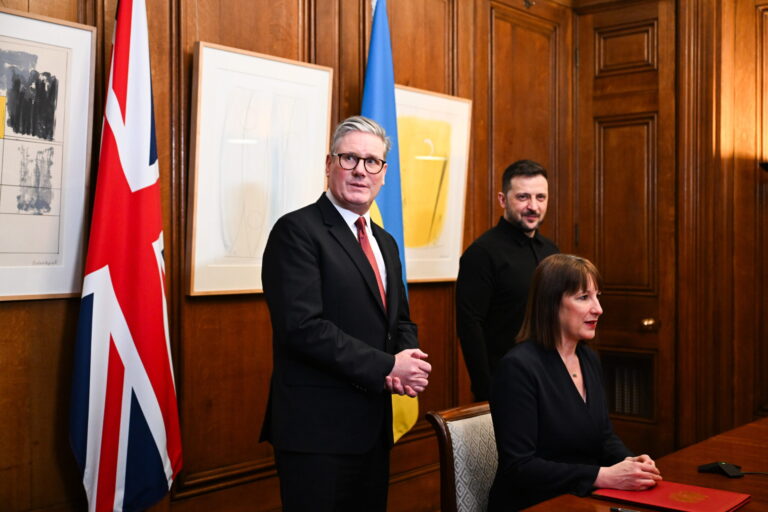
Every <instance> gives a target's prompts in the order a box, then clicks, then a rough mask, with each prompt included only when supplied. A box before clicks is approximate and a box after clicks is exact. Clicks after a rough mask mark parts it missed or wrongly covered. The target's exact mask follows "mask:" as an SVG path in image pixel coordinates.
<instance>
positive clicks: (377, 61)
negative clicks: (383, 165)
mask: <svg viewBox="0 0 768 512" xmlns="http://www.w3.org/2000/svg"><path fill="white" fill-rule="evenodd" d="M361 114H362V115H364V116H365V117H368V118H370V119H373V120H374V121H376V122H377V123H379V124H380V125H381V126H382V127H383V128H384V130H385V131H386V132H387V135H388V136H389V138H390V140H391V141H392V147H391V148H390V150H389V153H388V154H387V183H386V185H384V186H383V187H382V188H381V191H380V192H379V195H378V196H377V197H376V202H375V203H374V206H373V209H372V211H371V215H372V216H373V220H374V221H376V223H378V224H381V225H382V226H383V227H384V229H386V230H387V231H388V232H389V233H390V234H391V235H392V236H393V237H394V238H395V240H396V241H397V245H398V248H399V250H400V261H401V263H402V268H403V276H402V278H403V283H407V280H406V272H405V239H404V237H403V199H402V193H401V189H400V149H399V145H398V142H397V110H396V108H395V73H394V69H393V67H392V42H391V39H390V36H389V19H388V18H387V2H386V0H378V1H374V12H373V28H372V30H371V42H370V45H369V48H368V64H367V66H366V69H365V87H364V88H363V107H362V112H361ZM406 290H407V284H406ZM392 414H393V419H392V430H393V433H394V437H395V441H397V440H398V439H399V438H400V437H401V436H403V434H405V433H406V432H408V431H409V430H410V429H411V428H412V427H413V425H415V424H416V421H417V420H418V417H419V403H418V400H417V399H415V398H410V397H407V396H399V395H392Z"/></svg>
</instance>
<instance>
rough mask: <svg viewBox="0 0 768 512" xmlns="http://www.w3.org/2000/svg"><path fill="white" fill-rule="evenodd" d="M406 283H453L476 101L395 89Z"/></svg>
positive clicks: (403, 87) (460, 234) (461, 241)
mask: <svg viewBox="0 0 768 512" xmlns="http://www.w3.org/2000/svg"><path fill="white" fill-rule="evenodd" d="M395 104H396V108H397V133H398V136H397V137H398V144H399V149H400V183H401V187H402V195H403V235H404V238H405V259H406V274H407V280H408V282H409V283H411V282H432V281H455V280H456V277H457V276H458V272H459V258H460V257H461V252H462V243H463V238H464V204H465V199H466V192H467V166H468V164H469V140H470V139H469V137H470V126H471V119H472V101H471V100H468V99H465V98H459V97H456V96H449V95H446V94H439V93H435V92H430V91H425V90H421V89H416V88H413V87H406V86H403V85H395Z"/></svg>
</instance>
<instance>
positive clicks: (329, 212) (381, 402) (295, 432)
mask: <svg viewBox="0 0 768 512" xmlns="http://www.w3.org/2000/svg"><path fill="white" fill-rule="evenodd" d="M371 229H372V231H373V236H374V237H375V238H376V241H377V242H378V244H379V248H380V249H381V253H382V255H383V257H384V263H385V265H386V269H387V307H386V309H385V308H384V306H383V304H382V302H381V296H380V295H379V289H378V285H377V284H376V277H375V274H374V272H373V268H372V267H371V265H370V263H369V262H368V260H367V259H366V257H365V254H364V253H363V251H362V249H361V247H360V244H359V243H358V241H357V239H356V238H355V235H354V234H353V233H352V231H351V230H350V229H349V227H348V226H347V224H346V223H345V222H344V219H343V218H342V216H341V215H340V214H339V212H338V211H337V210H336V208H335V207H334V206H333V204H332V203H331V202H330V201H329V200H328V198H327V197H326V196H325V194H323V195H322V196H320V199H319V200H318V201H317V202H316V203H314V204H311V205H309V206H306V207H304V208H301V209H299V210H296V211H294V212H291V213H289V214H287V215H285V216H283V217H281V218H280V219H279V220H278V221H277V223H276V224H275V226H274V228H272V232H271V233H270V235H269V240H268V241H267V246H266V249H265V251H264V260H263V266H262V283H263V286H264V294H265V296H266V299H267V304H268V305H269V312H270V316H271V319H272V348H273V365H274V366H273V370H272V379H271V389H270V397H269V403H268V405H267V413H266V416H265V419H264V425H263V428H262V435H261V439H262V440H268V441H270V442H271V443H272V445H273V446H274V447H275V448H276V449H278V450H291V451H301V452H309V453H364V452H366V451H368V450H370V449H371V448H372V447H373V445H374V443H375V442H377V440H380V439H381V438H382V435H385V436H387V437H388V439H389V442H390V445H391V442H392V428H391V426H392V402H391V393H390V392H389V391H388V390H387V389H386V387H385V384H384V382H385V379H384V378H385V377H386V376H387V375H388V374H389V372H390V371H391V370H392V367H393V365H394V354H396V353H397V352H399V351H401V350H404V349H407V348H416V347H417V346H418V340H417V337H416V325H415V324H414V323H412V322H411V321H410V313H409V310H408V301H407V298H406V294H405V288H404V285H403V282H402V277H401V275H402V272H401V264H400V258H399V255H398V249H397V244H396V242H395V240H394V238H392V236H391V235H389V234H388V233H387V232H386V231H384V230H383V229H382V228H381V227H379V226H377V225H376V224H374V223H371ZM383 430H384V431H383Z"/></svg>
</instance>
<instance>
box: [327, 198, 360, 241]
mask: <svg viewBox="0 0 768 512" xmlns="http://www.w3.org/2000/svg"><path fill="white" fill-rule="evenodd" d="M325 197H327V198H328V200H329V201H330V202H331V204H333V206H334V207H335V208H336V210H338V212H339V213H340V214H341V216H342V217H343V218H344V222H346V223H347V226H349V228H350V229H351V230H352V232H353V233H355V234H357V226H355V222H356V221H357V219H358V217H365V227H366V231H369V232H370V231H371V212H370V211H367V212H365V213H364V214H363V215H360V214H359V213H355V212H353V211H352V210H347V209H346V208H344V207H343V206H341V205H339V201H338V199H336V196H334V195H333V192H331V189H328V190H326V191H325Z"/></svg>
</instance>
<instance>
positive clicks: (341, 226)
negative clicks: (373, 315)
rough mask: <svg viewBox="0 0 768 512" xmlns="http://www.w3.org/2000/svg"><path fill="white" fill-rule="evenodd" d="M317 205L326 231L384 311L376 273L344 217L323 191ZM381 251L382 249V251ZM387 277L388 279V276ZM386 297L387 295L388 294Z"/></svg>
mask: <svg viewBox="0 0 768 512" xmlns="http://www.w3.org/2000/svg"><path fill="white" fill-rule="evenodd" d="M317 205H318V207H319V208H320V212H321V213H322V216H323V221H324V222H325V224H326V226H328V231H329V232H330V234H331V236H332V237H333V238H334V239H335V240H336V241H337V242H338V243H339V245H341V247H342V249H344V252H346V253H347V255H348V256H349V258H350V259H351V260H352V262H353V263H354V264H355V267H356V268H357V270H358V272H360V275H361V276H362V277H363V280H364V281H365V283H366V285H367V286H368V290H369V291H370V292H371V294H373V296H374V298H375V299H376V302H377V303H378V304H379V307H380V308H381V311H382V313H384V304H383V303H382V302H381V294H380V293H379V285H378V283H376V275H375V274H374V273H373V268H372V267H371V264H370V263H368V258H366V256H365V253H363V249H362V248H361V247H360V243H359V242H358V241H357V238H355V235H354V234H352V231H351V230H350V229H349V226H347V224H346V222H344V218H343V217H342V216H341V215H340V214H339V212H338V211H336V208H335V207H334V206H333V204H332V203H331V202H330V201H329V200H328V198H327V197H326V196H325V193H323V195H322V196H320V199H319V200H318V201H317ZM377 241H378V239H377ZM383 252H384V251H382V253H383ZM385 262H386V256H385ZM387 276H389V263H387ZM387 279H388V280H389V278H387ZM387 297H389V294H388V295H387ZM387 302H389V299H387Z"/></svg>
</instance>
